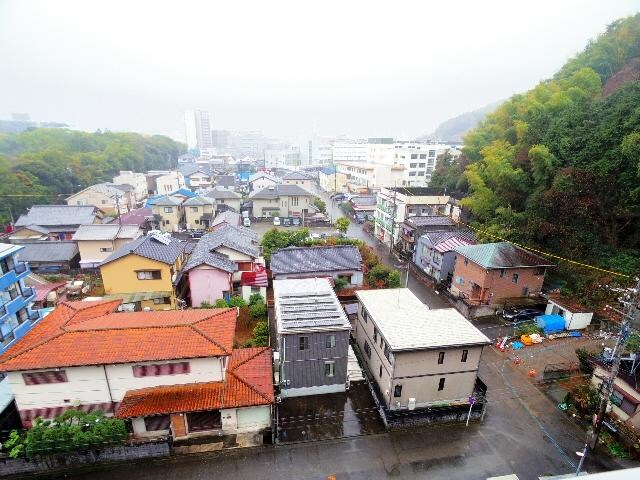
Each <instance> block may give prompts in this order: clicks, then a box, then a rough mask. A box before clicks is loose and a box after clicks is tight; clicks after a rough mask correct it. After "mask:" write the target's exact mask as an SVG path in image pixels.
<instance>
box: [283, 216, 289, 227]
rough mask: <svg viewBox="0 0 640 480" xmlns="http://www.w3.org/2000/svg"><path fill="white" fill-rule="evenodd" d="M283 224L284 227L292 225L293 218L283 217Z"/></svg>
mask: <svg viewBox="0 0 640 480" xmlns="http://www.w3.org/2000/svg"><path fill="white" fill-rule="evenodd" d="M282 226H283V227H290V226H291V219H290V218H289V217H284V218H283V219H282Z"/></svg>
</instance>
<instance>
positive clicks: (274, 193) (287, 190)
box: [249, 185, 313, 199]
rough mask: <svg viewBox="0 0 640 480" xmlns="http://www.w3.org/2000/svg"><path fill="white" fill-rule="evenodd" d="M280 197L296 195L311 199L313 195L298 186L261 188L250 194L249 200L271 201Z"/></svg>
mask: <svg viewBox="0 0 640 480" xmlns="http://www.w3.org/2000/svg"><path fill="white" fill-rule="evenodd" d="M280 195H297V196H300V197H305V196H308V197H311V196H313V194H312V193H311V192H309V191H308V190H305V189H304V188H302V187H301V186H300V185H274V186H272V187H267V188H263V189H262V190H258V191H257V192H251V193H250V194H249V198H257V199H261V198H262V199H272V198H278V197H279V196H280Z"/></svg>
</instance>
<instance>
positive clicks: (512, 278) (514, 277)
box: [511, 273, 520, 283]
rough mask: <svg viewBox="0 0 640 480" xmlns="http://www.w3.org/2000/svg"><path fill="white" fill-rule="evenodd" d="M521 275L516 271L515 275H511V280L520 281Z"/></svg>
mask: <svg viewBox="0 0 640 480" xmlns="http://www.w3.org/2000/svg"><path fill="white" fill-rule="evenodd" d="M519 277H520V275H518V274H517V273H514V274H513V276H512V277H511V281H512V282H513V283H518V278H519Z"/></svg>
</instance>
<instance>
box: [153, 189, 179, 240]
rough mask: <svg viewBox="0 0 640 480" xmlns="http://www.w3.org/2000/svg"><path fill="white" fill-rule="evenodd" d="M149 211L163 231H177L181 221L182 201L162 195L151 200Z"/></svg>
mask: <svg viewBox="0 0 640 480" xmlns="http://www.w3.org/2000/svg"><path fill="white" fill-rule="evenodd" d="M151 211H152V212H153V217H154V220H155V223H157V224H158V228H159V229H160V230H162V231H163V232H174V231H177V230H178V228H179V227H180V225H181V224H182V222H183V209H182V202H181V201H180V200H178V199H177V198H174V197H169V196H164V197H160V198H158V199H156V200H154V201H153V205H151Z"/></svg>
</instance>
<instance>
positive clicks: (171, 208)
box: [164, 207, 173, 213]
mask: <svg viewBox="0 0 640 480" xmlns="http://www.w3.org/2000/svg"><path fill="white" fill-rule="evenodd" d="M164 213H173V207H164Z"/></svg>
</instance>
